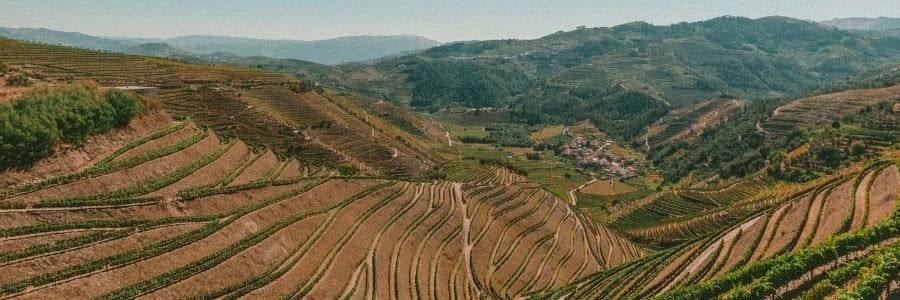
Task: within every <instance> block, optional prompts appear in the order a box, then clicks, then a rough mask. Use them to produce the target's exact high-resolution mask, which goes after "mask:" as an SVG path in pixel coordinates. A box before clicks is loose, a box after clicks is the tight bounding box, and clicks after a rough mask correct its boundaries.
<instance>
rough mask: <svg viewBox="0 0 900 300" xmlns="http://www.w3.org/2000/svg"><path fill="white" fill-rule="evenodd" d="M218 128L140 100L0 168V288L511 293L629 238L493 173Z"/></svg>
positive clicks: (87, 293)
mask: <svg viewBox="0 0 900 300" xmlns="http://www.w3.org/2000/svg"><path fill="white" fill-rule="evenodd" d="M217 132H218V131H216V130H211V129H209V128H205V127H202V126H199V125H198V124H197V123H193V122H191V121H172V120H171V119H170V118H168V117H167V115H166V113H165V112H162V111H155V112H153V113H150V114H146V115H145V117H141V118H139V119H135V120H133V121H132V122H131V123H130V125H129V126H128V127H127V128H123V129H121V130H117V131H114V132H111V133H109V134H108V135H102V136H98V137H96V138H94V139H91V140H89V141H87V142H86V143H85V144H84V145H83V146H81V147H80V148H77V149H72V150H69V151H61V152H57V153H56V154H55V155H54V156H53V157H50V158H48V159H46V160H43V161H41V162H39V163H38V165H37V166H36V167H35V168H33V169H30V170H25V171H15V172H13V173H9V172H7V173H3V176H2V178H4V179H7V178H15V180H12V181H7V182H5V183H4V184H3V185H2V186H0V207H2V208H0V215H2V216H3V219H4V220H5V221H4V222H3V225H2V226H0V227H2V228H0V235H2V236H3V237H4V239H3V240H2V241H0V249H2V250H0V251H2V252H0V260H2V265H0V270H3V271H4V272H2V273H3V274H4V275H0V293H2V294H3V295H4V296H7V297H16V298H22V299H30V298H34V299H44V298H48V297H49V298H59V297H74V298H86V297H110V298H133V297H144V298H186V297H204V298H206V297H229V298H230V297H252V298H260V297H261V298H273V297H279V298H281V297H296V296H301V295H302V296H304V297H313V298H334V297H339V296H347V297H354V298H363V297H377V298H388V297H390V298H398V297H399V298H422V297H426V298H474V297H500V298H510V297H513V296H515V295H522V294H528V293H533V292H537V291H544V290H547V289H550V288H554V287H559V286H562V285H565V284H567V283H571V282H574V281H575V280H577V279H579V278H581V277H583V276H586V275H588V274H591V273H593V272H596V271H599V270H603V269H608V268H611V267H614V266H616V265H619V264H621V263H623V262H625V261H628V260H631V259H633V258H635V257H638V256H640V255H642V254H643V250H641V249H639V248H637V247H635V246H634V245H633V244H632V243H630V242H628V241H627V240H625V239H624V238H622V237H620V236H619V235H617V234H616V233H614V232H612V231H610V230H608V229H606V228H604V227H603V226H598V225H596V224H594V223H591V222H589V221H587V219H586V218H585V217H584V216H583V215H581V214H580V212H578V211H577V210H573V209H572V208H571V207H569V206H567V205H566V203H565V202H564V201H562V200H561V199H559V198H556V197H554V196H553V195H552V194H550V193H547V192H546V191H544V190H542V189H540V188H539V187H538V186H536V185H534V184H531V183H527V182H523V181H522V180H521V179H517V178H516V177H515V176H512V175H511V174H510V173H508V172H506V173H504V172H497V173H496V174H493V175H490V174H487V176H485V177H484V178H483V180H479V181H474V182H469V183H459V182H444V181H433V182H430V181H420V182H406V181H398V180H394V179H388V178H373V177H369V178H366V177H346V176H339V170H335V169H333V168H330V167H328V166H323V165H315V164H309V163H308V161H306V160H297V159H293V158H291V159H280V158H279V157H278V156H276V155H275V154H274V153H273V152H272V151H270V150H267V149H266V148H260V147H251V146H249V145H248V144H246V143H244V142H243V141H241V140H240V139H235V138H228V137H225V136H222V135H220V134H217ZM73 157H83V158H82V159H78V160H75V161H76V162H77V164H71V163H68V162H67V161H69V160H70V159H71V158H73ZM85 284H89V285H91V288H90V289H85V288H83V287H84V285H85Z"/></svg>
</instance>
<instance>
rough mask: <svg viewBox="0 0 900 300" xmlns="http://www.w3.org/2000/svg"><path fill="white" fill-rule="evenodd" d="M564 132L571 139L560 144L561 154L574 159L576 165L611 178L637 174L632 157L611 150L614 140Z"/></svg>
mask: <svg viewBox="0 0 900 300" xmlns="http://www.w3.org/2000/svg"><path fill="white" fill-rule="evenodd" d="M566 134H567V135H569V137H571V140H570V141H569V143H567V144H565V145H563V146H562V148H561V149H560V151H561V154H562V155H563V156H565V157H569V158H571V159H574V160H575V162H576V163H577V164H578V166H580V167H582V168H585V169H587V170H592V171H597V172H599V173H600V174H599V175H604V176H607V177H611V178H629V177H633V176H635V175H637V169H635V168H634V164H635V161H634V160H633V159H630V158H628V157H624V156H621V155H616V154H615V153H613V152H612V151H611V149H612V146H613V145H614V144H615V141H612V140H605V141H600V140H597V139H589V138H586V137H584V136H581V135H577V134H573V133H572V132H568V133H566Z"/></svg>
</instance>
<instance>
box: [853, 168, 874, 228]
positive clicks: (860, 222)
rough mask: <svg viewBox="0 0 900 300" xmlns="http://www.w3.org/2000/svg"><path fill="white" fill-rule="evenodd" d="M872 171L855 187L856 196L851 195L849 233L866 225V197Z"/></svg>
mask: <svg viewBox="0 0 900 300" xmlns="http://www.w3.org/2000/svg"><path fill="white" fill-rule="evenodd" d="M875 173H876V172H874V171H870V172H868V173H866V175H865V176H864V177H863V178H862V180H861V181H860V182H859V184H858V185H857V186H856V194H854V195H853V199H854V204H853V205H854V212H853V222H852V223H850V231H851V232H852V231H855V230H857V229H860V228H862V227H863V226H865V225H866V218H867V216H866V214H867V206H868V205H869V203H868V199H867V195H868V193H869V189H868V188H867V187H868V186H869V182H871V181H872V178H873V177H874V176H875Z"/></svg>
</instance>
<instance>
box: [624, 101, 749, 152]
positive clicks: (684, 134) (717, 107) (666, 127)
mask: <svg viewBox="0 0 900 300" xmlns="http://www.w3.org/2000/svg"><path fill="white" fill-rule="evenodd" d="M742 106H743V103H742V102H740V101H738V100H731V99H712V100H707V101H703V102H699V103H697V104H694V105H691V106H689V107H685V108H680V109H676V110H673V111H671V112H669V113H668V114H666V116H664V117H663V118H661V119H659V120H658V121H656V122H654V123H653V124H652V125H650V127H648V128H647V131H646V132H645V133H644V134H643V135H642V136H640V137H639V138H638V139H639V140H640V142H641V144H644V145H646V148H647V149H649V148H651V147H655V146H658V145H661V144H666V143H670V142H672V141H675V140H686V139H691V138H696V137H698V136H700V134H701V133H703V130H704V129H705V128H708V127H711V126H715V125H716V124H718V123H719V122H721V121H722V120H724V119H726V118H727V117H728V115H729V114H730V113H731V112H733V111H734V110H736V109H739V108H741V107H742Z"/></svg>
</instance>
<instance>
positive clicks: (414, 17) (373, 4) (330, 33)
mask: <svg viewBox="0 0 900 300" xmlns="http://www.w3.org/2000/svg"><path fill="white" fill-rule="evenodd" d="M0 7H2V9H3V11H4V12H3V17H2V18H0V26H6V27H44V28H50V29H56V30H65V31H78V32H83V33H87V34H93V35H104V36H132V37H173V36H178V35H189V34H213V35H227V36H245V37H257V38H276V39H302V40H312V39H323V38H332V37H337V36H347V35H390V34H414V35H421V36H425V37H429V38H432V39H436V40H439V41H445V42H447V41H456V40H474V39H499V38H535V37H540V36H543V35H546V34H549V33H552V32H555V31H558V30H571V29H573V28H574V27H575V26H578V25H586V26H590V27H595V26H612V25H617V24H621V23H627V22H631V21H636V20H642V21H648V22H651V23H654V24H660V25H667V24H671V23H675V22H679V21H697V20H705V19H709V18H713V17H717V16H721V15H740V16H746V17H752V18H756V17H763V16H770V15H782V16H789V17H794V18H800V19H810V20H827V19H832V18H836V17H855V16H860V17H878V16H889V17H900V0H842V1H838V0H781V1H779V0H685V1H676V0H673V1H667V0H612V1H609V0H606V1H601V0H595V1H589V0H557V1H549V0H548V1H533V0H455V1H434V0H431V1H428V0H367V1H352V0H317V1H311V0H305V1H287V0H256V1H251V0H244V1H227V2H226V1H224V0H171V1H170V0H140V1H138V0H130V1H123V0H90V1H89V0H68V1H47V0H0Z"/></svg>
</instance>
